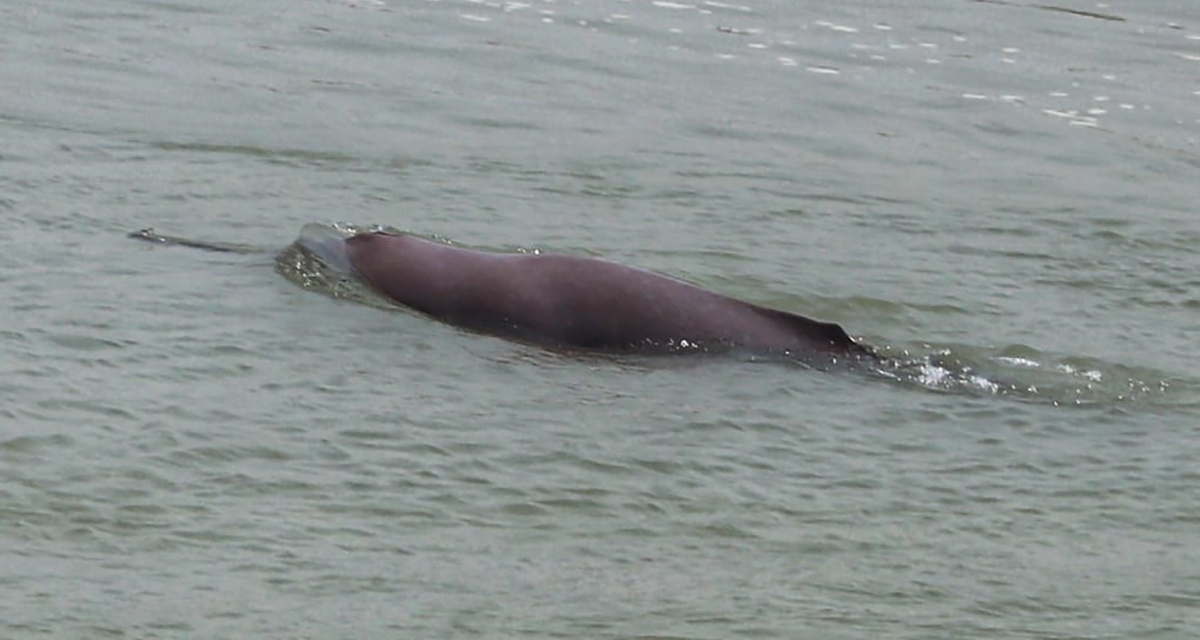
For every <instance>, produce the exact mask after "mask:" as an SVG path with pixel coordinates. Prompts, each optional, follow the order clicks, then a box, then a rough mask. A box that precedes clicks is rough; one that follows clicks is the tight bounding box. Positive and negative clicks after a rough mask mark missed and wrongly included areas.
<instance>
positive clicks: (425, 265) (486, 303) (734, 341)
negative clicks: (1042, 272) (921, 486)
mask: <svg viewBox="0 0 1200 640" xmlns="http://www.w3.org/2000/svg"><path fill="white" fill-rule="evenodd" d="M323 244H325V245H326V246H324V247H322V248H321V251H320V253H321V255H322V256H323V257H324V258H325V259H327V260H331V261H333V262H335V263H338V264H334V265H331V266H335V267H341V266H345V265H347V264H348V265H349V266H352V267H353V270H354V272H356V273H357V274H358V275H359V276H360V277H361V278H362V279H363V280H365V281H366V282H367V283H368V284H369V285H370V286H371V287H372V288H374V289H375V290H377V291H378V292H380V293H381V294H383V295H385V296H387V297H388V298H391V299H392V300H394V301H395V302H398V303H399V304H401V305H404V306H406V307H409V308H411V309H415V310H416V311H419V312H421V313H423V314H425V315H428V316H430V317H432V318H435V319H437V320H440V321H442V322H446V323H448V324H451V325H456V326H459V327H464V328H467V329H470V330H474V331H478V332H481V333H488V334H493V335H498V336H501V337H506V338H511V339H516V340H520V341H524V342H530V343H535V344H540V345H546V346H552V347H566V348H579V349H587V350H597V351H606V352H619V353H621V352H634V353H672V352H687V351H699V352H711V351H728V350H746V351H749V352H752V353H762V354H774V355H779V356H782V357H786V358H789V359H796V360H801V361H805V362H817V363H820V362H837V361H839V359H855V358H859V359H861V358H868V359H871V360H874V358H875V356H874V353H873V352H872V351H871V350H870V349H869V348H867V347H865V346H862V345H859V344H858V343H856V342H855V341H854V340H852V339H851V338H850V336H848V335H847V334H846V332H845V331H844V330H843V329H842V328H841V327H840V326H838V325H836V324H832V323H827V322H818V321H816V320H810V319H808V318H805V317H802V316H799V315H796V314H793V313H788V312H786V311H780V310H777V309H770V308H767V307H761V306H758V305H755V304H751V303H748V302H743V301H741V300H735V299H733V298H730V297H727V296H723V295H721V294H719V293H714V292H712V291H707V290H705V289H701V288H700V287H696V286H694V285H690V284H688V283H686V282H682V281H680V280H676V279H674V278H669V277H666V276H661V275H658V274H655V273H651V272H649V271H644V270H642V269H636V268H633V267H627V266H624V265H620V264H616V263H613V262H608V261H606V260H600V259H597V258H588V257H581V256H570V255H555V254H515V253H489V252H484V251H475V250H470V249H463V248H459V247H454V246H450V245H446V244H443V243H440V242H434V241H430V240H425V239H422V238H418V237H415V236H411V235H398V234H392V233H385V232H374V233H360V234H358V235H354V236H351V237H349V238H345V239H344V240H343V239H341V238H330V239H326V240H325V242H324V243H323Z"/></svg>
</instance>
